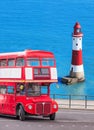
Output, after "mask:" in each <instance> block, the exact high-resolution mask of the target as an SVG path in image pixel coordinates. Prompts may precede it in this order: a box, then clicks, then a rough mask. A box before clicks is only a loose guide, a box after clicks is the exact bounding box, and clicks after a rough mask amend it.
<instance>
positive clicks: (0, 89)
mask: <svg viewBox="0 0 94 130" xmlns="http://www.w3.org/2000/svg"><path fill="white" fill-rule="evenodd" d="M0 94H6V86H0Z"/></svg>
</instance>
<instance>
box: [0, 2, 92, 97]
mask: <svg viewBox="0 0 94 130" xmlns="http://www.w3.org/2000/svg"><path fill="white" fill-rule="evenodd" d="M76 22H79V23H80V25H81V27H82V32H83V41H82V44H83V50H82V51H83V65H84V72H85V82H82V83H76V84H73V85H65V84H62V83H61V78H62V77H64V76H66V75H68V74H69V72H70V66H71V56H72V32H73V27H74V25H75V23H76ZM26 49H32V50H46V51H51V52H53V53H54V55H55V58H56V64H57V72H58V83H57V84H52V85H51V94H64V95H89V96H94V0H1V1H0V53H2V52H15V51H24V50H26ZM91 99H92V97H91Z"/></svg>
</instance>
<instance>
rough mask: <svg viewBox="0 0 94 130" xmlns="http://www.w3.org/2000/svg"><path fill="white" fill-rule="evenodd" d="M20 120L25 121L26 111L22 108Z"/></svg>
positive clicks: (20, 109) (20, 108)
mask: <svg viewBox="0 0 94 130" xmlns="http://www.w3.org/2000/svg"><path fill="white" fill-rule="evenodd" d="M19 119H20V120H21V121H24V120H25V111H24V109H23V107H22V106H20V107H19Z"/></svg>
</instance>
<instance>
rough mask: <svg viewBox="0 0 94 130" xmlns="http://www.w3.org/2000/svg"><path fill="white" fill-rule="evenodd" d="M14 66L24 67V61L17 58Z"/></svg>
mask: <svg viewBox="0 0 94 130" xmlns="http://www.w3.org/2000/svg"><path fill="white" fill-rule="evenodd" d="M16 66H24V59H23V58H17V60H16Z"/></svg>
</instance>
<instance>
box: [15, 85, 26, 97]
mask: <svg viewBox="0 0 94 130" xmlns="http://www.w3.org/2000/svg"><path fill="white" fill-rule="evenodd" d="M16 93H17V95H25V85H24V84H17V89H16Z"/></svg>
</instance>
